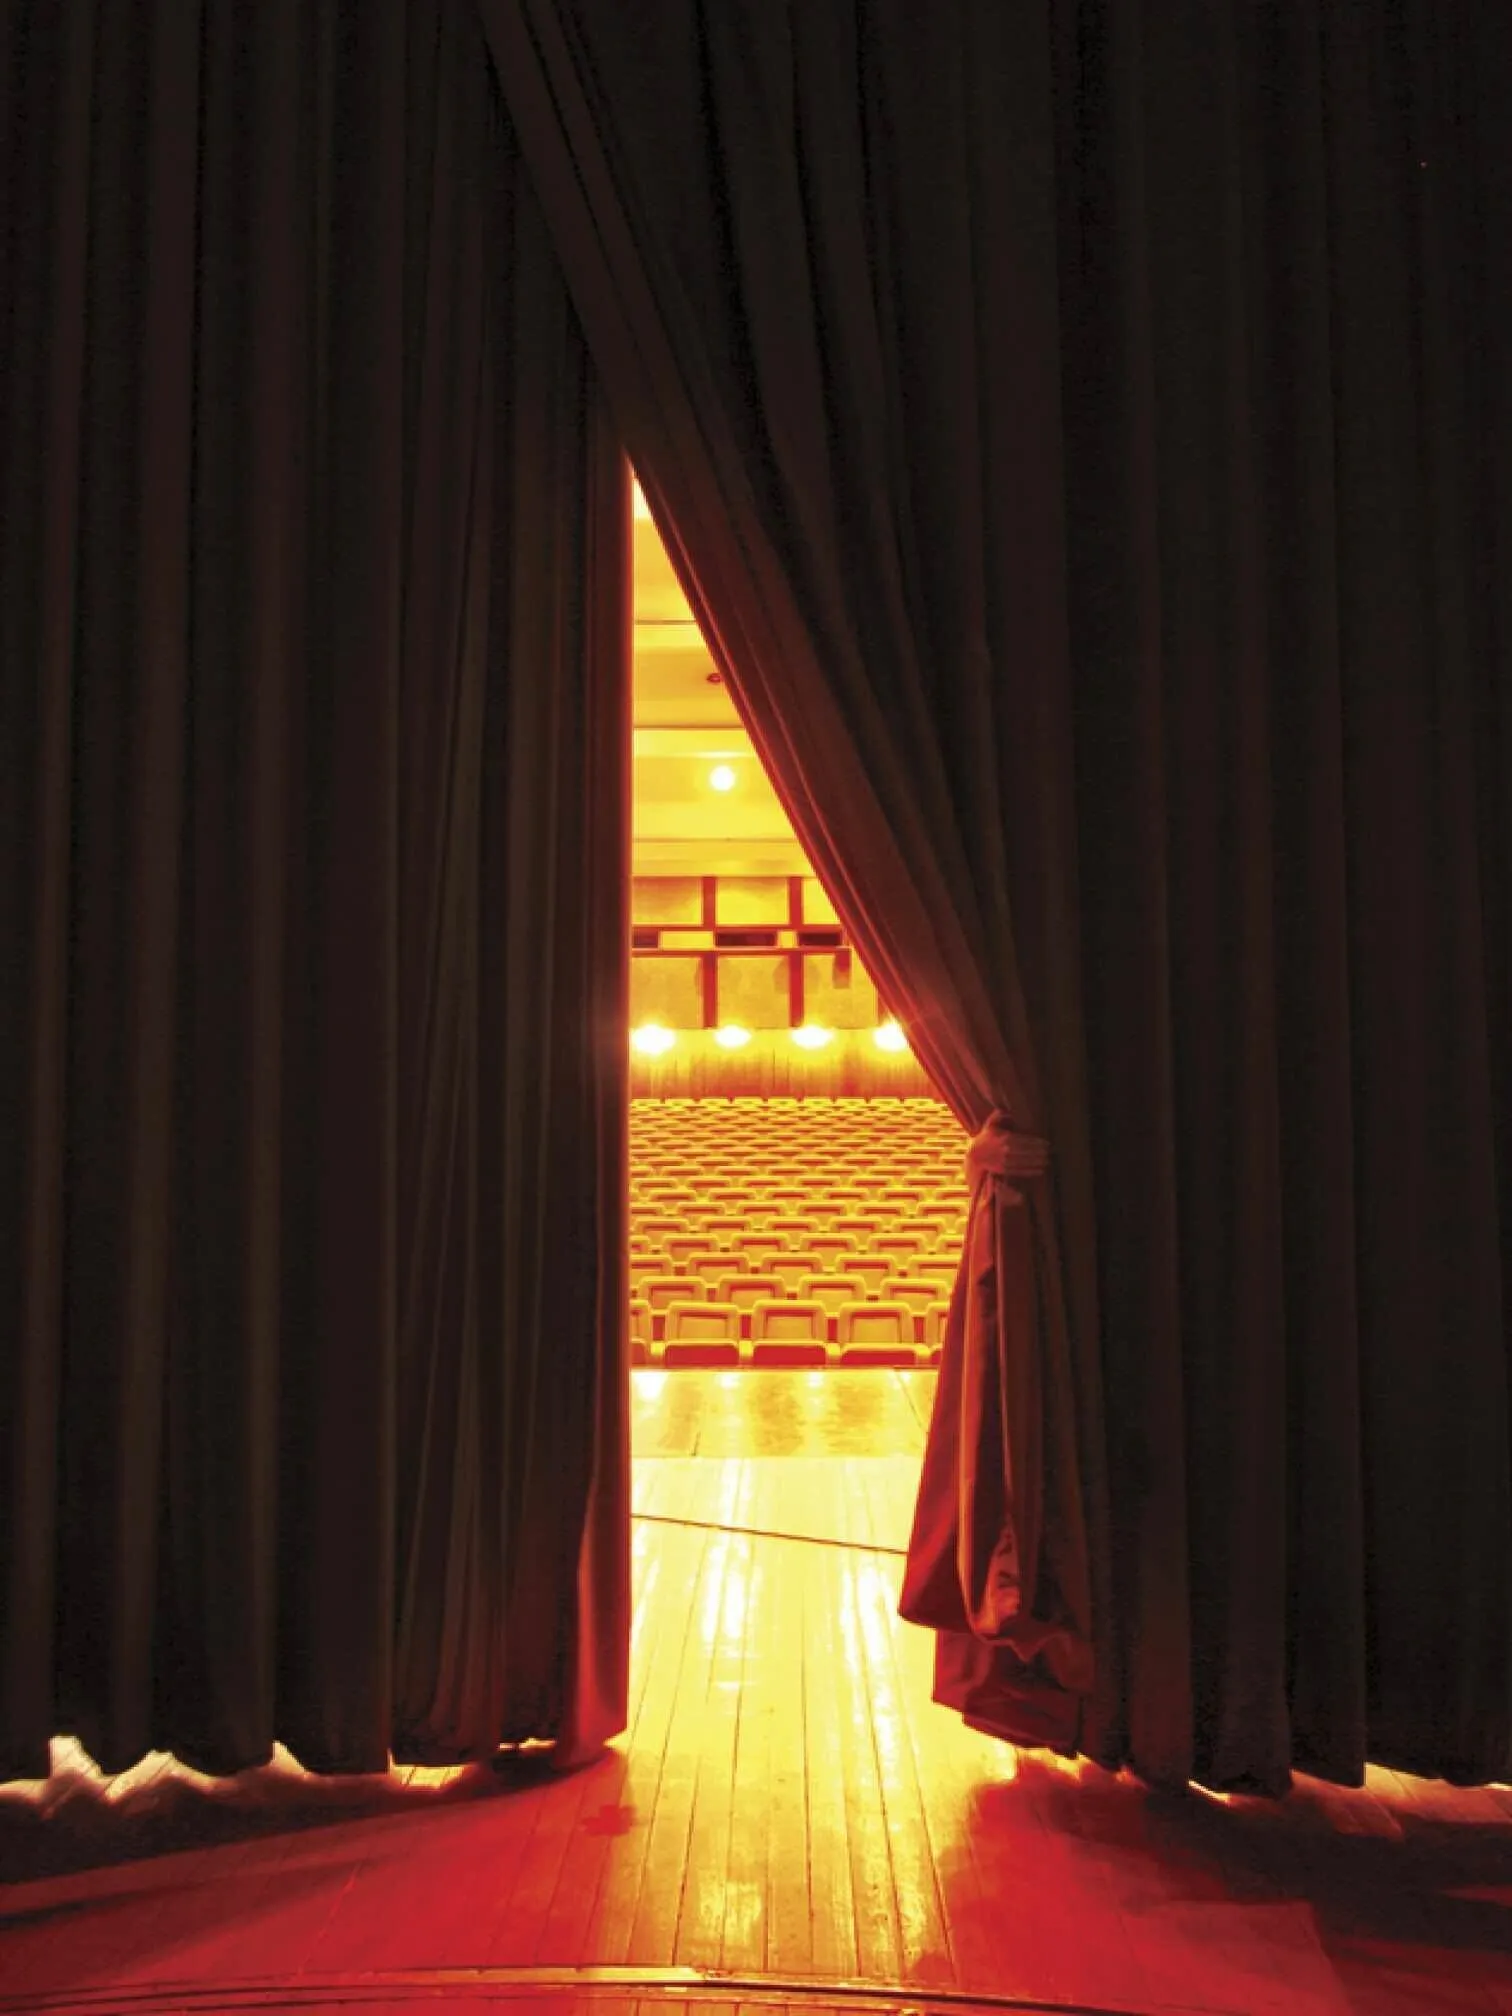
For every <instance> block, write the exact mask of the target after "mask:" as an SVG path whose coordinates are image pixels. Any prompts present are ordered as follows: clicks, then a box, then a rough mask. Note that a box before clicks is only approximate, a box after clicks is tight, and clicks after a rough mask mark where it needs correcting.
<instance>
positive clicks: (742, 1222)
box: [698, 1211, 751, 1247]
mask: <svg viewBox="0 0 1512 2016" xmlns="http://www.w3.org/2000/svg"><path fill="white" fill-rule="evenodd" d="M698 1223H699V1227H700V1229H701V1230H702V1231H703V1232H704V1233H706V1234H707V1235H708V1241H709V1244H710V1245H711V1246H724V1247H729V1246H733V1245H734V1243H735V1241H736V1240H737V1239H738V1238H739V1237H740V1235H741V1234H742V1233H743V1232H748V1231H749V1230H750V1228H751V1221H750V1219H749V1217H748V1216H747V1215H746V1213H745V1212H743V1211H742V1212H740V1213H739V1214H738V1215H737V1214H736V1213H734V1212H722V1213H713V1214H711V1215H710V1216H709V1217H707V1218H700V1219H699V1221H698Z"/></svg>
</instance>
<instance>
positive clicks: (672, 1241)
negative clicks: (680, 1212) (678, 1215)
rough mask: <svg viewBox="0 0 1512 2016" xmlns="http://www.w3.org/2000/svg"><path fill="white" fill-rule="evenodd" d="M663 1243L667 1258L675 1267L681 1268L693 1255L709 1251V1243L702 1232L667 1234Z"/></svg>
mask: <svg viewBox="0 0 1512 2016" xmlns="http://www.w3.org/2000/svg"><path fill="white" fill-rule="evenodd" d="M664 1243H665V1245H666V1248H667V1258H668V1259H669V1260H670V1261H671V1262H672V1263H673V1265H674V1266H676V1267H681V1266H682V1265H683V1264H684V1263H685V1262H686V1261H687V1260H688V1259H689V1258H690V1257H691V1256H692V1255H693V1254H694V1253H707V1252H708V1250H709V1242H708V1240H707V1239H705V1237H704V1235H703V1233H702V1231H698V1232H669V1233H668V1234H667V1237H666V1240H665V1242H664Z"/></svg>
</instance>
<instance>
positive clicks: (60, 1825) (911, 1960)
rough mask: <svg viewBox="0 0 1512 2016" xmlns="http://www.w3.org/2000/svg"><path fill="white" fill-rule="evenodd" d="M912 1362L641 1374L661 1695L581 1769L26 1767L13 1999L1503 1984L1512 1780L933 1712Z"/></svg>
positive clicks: (873, 2001) (521, 1765)
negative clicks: (1077, 1753) (1226, 1760)
mask: <svg viewBox="0 0 1512 2016" xmlns="http://www.w3.org/2000/svg"><path fill="white" fill-rule="evenodd" d="M921 1376H926V1375H899V1374H895V1373H886V1372H881V1373H849V1374H838V1373H827V1374H820V1375H812V1377H811V1375H806V1374H803V1373H798V1374H760V1375H758V1374H750V1373H742V1374H738V1375H719V1374H707V1373H674V1374H653V1375H640V1377H639V1379H638V1382H637V1394H636V1437H637V1444H636V1446H637V1450H638V1452H639V1453H638V1455H637V1462H636V1477H635V1503H636V1508H637V1512H638V1515H639V1516H638V1518H637V1521H636V1525H635V1537H634V1545H635V1563H636V1603H635V1619H634V1632H635V1657H634V1694H633V1702H632V1721H631V1727H630V1730H629V1733H628V1736H627V1737H626V1739H625V1740H624V1741H623V1742H622V1743H621V1744H620V1745H618V1746H616V1748H615V1749H614V1751H613V1752H611V1753H610V1754H609V1755H608V1756H607V1757H606V1758H605V1759H604V1760H603V1761H602V1762H600V1763H598V1764H596V1765H594V1766H592V1767H590V1768H589V1769H587V1770H584V1771H582V1772H580V1773H578V1774H576V1775H575V1776H572V1777H569V1778H554V1777H551V1776H550V1775H548V1774H546V1773H543V1772H542V1771H541V1769H540V1767H539V1766H538V1765H537V1764H536V1763H534V1762H533V1761H532V1760H530V1759H522V1760H514V1761H511V1762H506V1763H504V1764H502V1765H501V1766H500V1768H498V1769H496V1770H495V1769H485V1768H482V1767H477V1768H473V1769H470V1770H465V1771H460V1772H458V1771H450V1772H439V1771H438V1772H424V1771H411V1772H405V1773H394V1774H391V1775H390V1776H389V1777H388V1778H386V1779H381V1780H361V1781H355V1782H354V1781H348V1782H346V1783H344V1784H339V1785H335V1786H332V1785H329V1784H323V1783H321V1782H318V1781H314V1780H311V1779H309V1778H306V1777H304V1776H303V1774H301V1773H299V1772H298V1771H297V1770H296V1769H295V1768H294V1767H293V1766H292V1765H290V1764H288V1763H287V1762H285V1763H284V1764H283V1765H282V1766H281V1767H277V1768H274V1769H271V1770H269V1771H267V1772H261V1773H250V1774H247V1776H246V1777H245V1778H244V1779H242V1780H239V1781H232V1782H231V1783H230V1784H229V1785H221V1786H215V1785H210V1784H208V1783H207V1782H206V1781H202V1780H195V1779H193V1777H192V1775H190V1774H186V1773H182V1772H178V1771H175V1770H173V1769H170V1768H167V1767H165V1766H164V1765H162V1764H161V1762H159V1764H158V1766H157V1767H156V1769H154V1768H153V1767H152V1766H147V1767H144V1768H143V1770H142V1771H140V1772H139V1773H137V1774H133V1780H132V1781H117V1782H116V1783H115V1784H114V1785H112V1786H108V1787H107V1786H104V1785H102V1784H101V1782H100V1781H99V1780H98V1779H96V1778H92V1777H91V1776H90V1774H89V1773H88V1771H87V1769H86V1768H85V1767H84V1766H82V1765H81V1764H80V1763H78V1762H77V1761H75V1762H74V1764H73V1765H72V1767H71V1771H70V1770H69V1769H65V1770H64V1771H62V1772H61V1773H59V1774H55V1777H54V1779H53V1780H50V1781H49V1783H48V1786H46V1787H43V1788H33V1789H31V1790H30V1791H24V1790H12V1791H10V1792H8V1793H6V1794H4V1795H3V1796H0V1855H3V1856H4V1858H5V1861H4V1871H5V1874H6V1875H7V1876H8V1877H10V1878H11V1879H12V1880H11V1881H10V1882H9V1883H8V1884H7V1885H6V1888H5V1892H4V1897H3V1914H4V1915H3V1919H0V2008H5V2007H7V2006H9V2007H25V2006H32V2007H35V2006H39V2004H38V2002H37V2000H36V1998H37V1997H39V1996H43V1995H48V1996H56V1995H60V1994H61V1995H64V1996H67V1997H69V1998H70V2000H73V1999H77V2000H78V2002H79V2005H80V2006H88V2007H89V2008H91V2009H93V2010H96V2011H104V2010H113V2009H115V2008H117V2007H119V2008H122V2009H124V2008H126V2007H128V2006H129V2007H131V2008H132V2009H134V2010H137V2011H138V2012H143V2011H149V2010H153V2011H155V2010H161V2009H169V2008H172V2009H181V2008H188V2007H194V2008H202V2009H212V2008H224V2007H229V2006H237V2007H254V2006H263V2007H272V2006H276V2007H279V2008H317V2007H319V2008H326V2007H331V2006H333V2005H334V2004H335V2003H337V2002H342V2003H347V2002H352V2003H355V2004H356V2005H358V2006H360V2008H361V2009H362V2010H363V2011H364V2012H371V2011H373V2010H375V2009H385V2008H393V2009H399V2008H413V2007H414V2006H415V2004H416V2002H417V2001H420V2000H425V2001H428V2002H437V2001H439V2002H441V2003H442V2004H443V2005H447V2004H451V2005H460V2004H461V2003H463V2002H469V2003H470V2002H473V2001H498V2000H507V2001H508V2002H509V2005H510V2007H511V2008H512V2009H518V2008H519V2007H520V2006H521V2003H522V2002H523V2003H526V2004H528V2005H530V2006H537V2005H538V2006H540V2007H542V2008H547V2007H549V2008H552V2009H554V2010H558V2011H560V2010H561V2009H562V2008H563V2007H564V2006H566V2005H567V2004H569V2003H581V2004H583V2005H584V2006H591V2007H592V2008H594V2009H596V2010H600V2011H607V2010H610V2009H613V2010H615V2011H623V2012H628V2011H630V2010H632V2009H643V2010H647V2011H649V2010H651V2009H653V2008H659V2009H665V2008H666V2006H667V2004H668V2002H669V2001H675V2002H677V2003H678V2004H679V2005H680V2006H682V2007H684V2008H692V2009H702V2010H707V2011H713V2010H715V2009H719V2010H722V2011H729V2010H731V2009H732V2008H734V2007H736V2006H741V2007H746V2008H750V2009H755V2008H758V2007H764V2008H771V2007H774V2006H793V2005H795V2004H797V2003H799V2002H802V2003H803V2005H804V2006H805V2007H813V2006H815V2003H816V2000H817V2004H818V2006H821V2007H827V2006H832V2005H833V2006H841V2005H842V2003H843V2006H844V2007H846V2008H847V2009H850V2010H853V2011H854V2010H856V2009H858V2008H871V2007H879V2006H880V2007H885V2008H888V2009H893V2010H901V2009H903V2008H908V2009H912V2010H916V2011H922V2010H925V2009H928V2008H929V2007H930V2005H931V1995H932V1993H933V1995H935V1996H951V1995H953V1996H956V1997H961V1996H965V1997H980V1998H984V1999H988V1998H997V1999H1000V1998H1010V1997H1018V1998H1026V2001H1027V2002H1028V2006H1041V2007H1042V2006H1046V2005H1047V2004H1048V2005H1054V2006H1059V2007H1062V2008H1066V2007H1085V2006H1088V2005H1091V2006H1095V2007H1100V2008H1103V2009H1108V2010H1134V2011H1150V2010H1162V2011H1168V2012H1175V2011H1178V2010H1180V2011H1186V2012H1201V2011H1218V2010H1221V2011H1243V2012H1250V2011H1262V2010H1289V2011H1298V2012H1304V2016H1311V2012H1322V2011H1328V2012H1342V2011H1346V2010H1347V2011H1370V2012H1375V2011H1381V2012H1401V2016H1425V2012H1436V2011H1440V2010H1443V2011H1449V2010H1456V2011H1475V2012H1479V2016H1489V2012H1494V2011H1501V2012H1503V2016H1507V2012H1509V2011H1512V1960H1509V1952H1512V1934H1509V1924H1512V1794H1507V1793H1502V1792H1496V1791H1479V1792H1454V1791H1451V1790H1449V1789H1448V1788H1446V1787H1443V1786H1440V1785H1431V1784H1426V1783H1422V1782H1420V1781H1412V1780H1405V1779H1400V1778H1398V1777H1396V1776H1394V1775H1393V1774H1392V1773H1390V1772H1385V1771H1377V1772H1373V1773H1372V1777H1371V1783H1370V1785H1369V1786H1368V1787H1367V1788H1366V1789H1365V1790H1364V1791H1362V1792H1358V1793H1348V1792H1341V1791H1338V1790H1335V1789H1332V1788H1329V1787H1326V1786H1323V1785H1320V1784H1317V1783H1315V1782H1311V1781H1301V1782H1300V1783H1299V1786H1298V1789H1297V1791H1296V1792H1295V1793H1294V1794H1293V1795H1292V1796H1291V1798H1289V1799H1288V1800H1286V1801H1284V1802H1281V1803H1280V1804H1266V1803H1265V1802H1261V1801H1253V1800H1248V1801H1246V1800H1228V1801H1219V1800H1214V1799H1209V1798H1206V1797H1203V1796H1200V1795H1197V1794H1192V1795H1190V1796H1186V1797H1173V1796H1159V1795H1155V1794H1152V1793H1150V1792H1148V1791H1146V1790H1145V1789H1144V1788H1142V1787H1140V1786H1139V1785H1137V1784H1135V1783H1133V1782H1131V1781H1129V1780H1127V1779H1123V1778H1113V1777H1110V1776H1108V1775H1107V1774H1105V1773H1101V1772H1098V1771H1096V1770H1094V1769H1092V1768H1090V1767H1086V1768H1078V1767H1075V1766H1072V1765H1069V1764H1063V1763H1058V1762H1056V1761H1054V1760H1046V1759H1043V1758H1039V1757H1034V1756H1019V1755H1016V1754H1015V1753H1014V1752H1013V1751H1012V1750H1011V1749H1009V1748H1007V1747H1006V1746H1004V1745H1002V1744H998V1743H995V1742H992V1741H991V1740H989V1739H987V1738H985V1737H981V1736H977V1735H975V1734H973V1733H972V1732H971V1731H969V1730H966V1729H965V1728H963V1727H962V1726H961V1724H960V1723H959V1722H958V1721H957V1720H956V1719H955V1718H953V1717H952V1716H950V1715H947V1714H945V1713H944V1712H943V1711H941V1710H938V1709H936V1708H934V1707H933V1706H932V1705H931V1704H930V1701H929V1669H930V1645H929V1642H928V1640H927V1638H926V1637H925V1635H924V1634H923V1633H921V1632H918V1631H915V1630H912V1629H910V1628H909V1627H907V1626H905V1625H902V1624H900V1623H899V1622H898V1620H897V1618H896V1615H895V1608H894V1606H895V1600H896V1592H897V1587H898V1578H899V1572H900V1569H901V1560H900V1558H899V1551H898V1550H900V1549H901V1548H902V1546H903V1545H904V1543H905V1541H906V1538H907V1531H908V1523H909V1517H910V1513H911V1508H912V1492H913V1480H914V1477H915V1475H916V1470H917V1463H918V1452H919V1449H920V1446H921V1440H922V1432H923V1431H922V1422H923V1420H924V1418H926V1416H927V1404H928V1393H927V1388H922V1387H921V1386H920V1384H919V1383H918V1382H919V1380H920V1378H921ZM658 1380H659V1381H660V1383H659V1384H658V1383H657V1382H658ZM815 1381H817V1383H815ZM863 1419H864V1420H865V1421H866V1422H867V1423H868V1424H869V1425H868V1435H867V1437H861V1436H860V1435H858V1433H857V1422H858V1421H860V1420H863ZM742 1423H744V1426H742ZM858 1443H859V1444H861V1445H862V1446H861V1447H858ZM47 1871H53V1872H56V1873H45V1872H47ZM584 1967H587V1968H589V1969H593V1968H608V1969H620V1970H630V1971H628V1972H622V1973H617V1974H616V1973H611V1974H609V1975H607V1976H606V1975H604V1974H593V1973H591V1972H590V1973H588V1974H583V1973H581V1972H577V1971H574V1970H578V1969H581V1968H584ZM686 1969H691V1970H697V1971H696V1972H694V1973H692V1974H686V1973H679V1972H678V1970H686ZM561 1970H566V1971H565V1972H563V1971H561ZM710 1970H718V1977H719V1978H710ZM858 1983H870V1984H874V1986H875V1987H876V1990H877V1993H876V1994H875V1996H873V1997H872V1998H870V1999H867V1998H863V1997H861V1996H859V1995H855V1996H854V1997H853V1994H852V1992H851V1991H846V1992H845V1993H844V1994H843V1995H842V1991H841V1985H840V1984H858ZM259 1984H261V1985H259ZM826 1987H827V1991H828V1992H827V1994H826V1993H825V1990H826ZM806 1989H807V1990H808V1993H807V1994H805V1990H806ZM814 1990H817V1991H819V1993H818V1995H817V1997H816V1996H815V1995H814V1993H813V1991H814ZM1029 1998H1034V1999H1032V2000H1031V1999H1029ZM48 2006H51V2007H58V2006H64V2005H60V2004H59V2003H58V2002H56V2001H52V2002H50V2003H49V2004H48Z"/></svg>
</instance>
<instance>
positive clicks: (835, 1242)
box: [808, 1232, 851, 1268]
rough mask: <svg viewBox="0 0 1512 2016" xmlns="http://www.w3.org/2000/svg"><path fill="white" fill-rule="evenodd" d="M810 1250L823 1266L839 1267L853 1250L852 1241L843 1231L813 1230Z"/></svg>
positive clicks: (809, 1245) (809, 1242) (809, 1243)
mask: <svg viewBox="0 0 1512 2016" xmlns="http://www.w3.org/2000/svg"><path fill="white" fill-rule="evenodd" d="M808 1250H809V1252H810V1253H812V1254H813V1255H814V1257H815V1259H816V1260H817V1261H818V1262H819V1265H820V1266H821V1267H831V1268H834V1267H839V1266H840V1265H841V1264H842V1263H843V1262H844V1260H845V1259H846V1257H847V1255H848V1254H849V1253H850V1252H851V1242H850V1241H849V1239H847V1238H846V1236H845V1234H844V1233H843V1232H811V1233H810V1234H809V1239H808Z"/></svg>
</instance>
